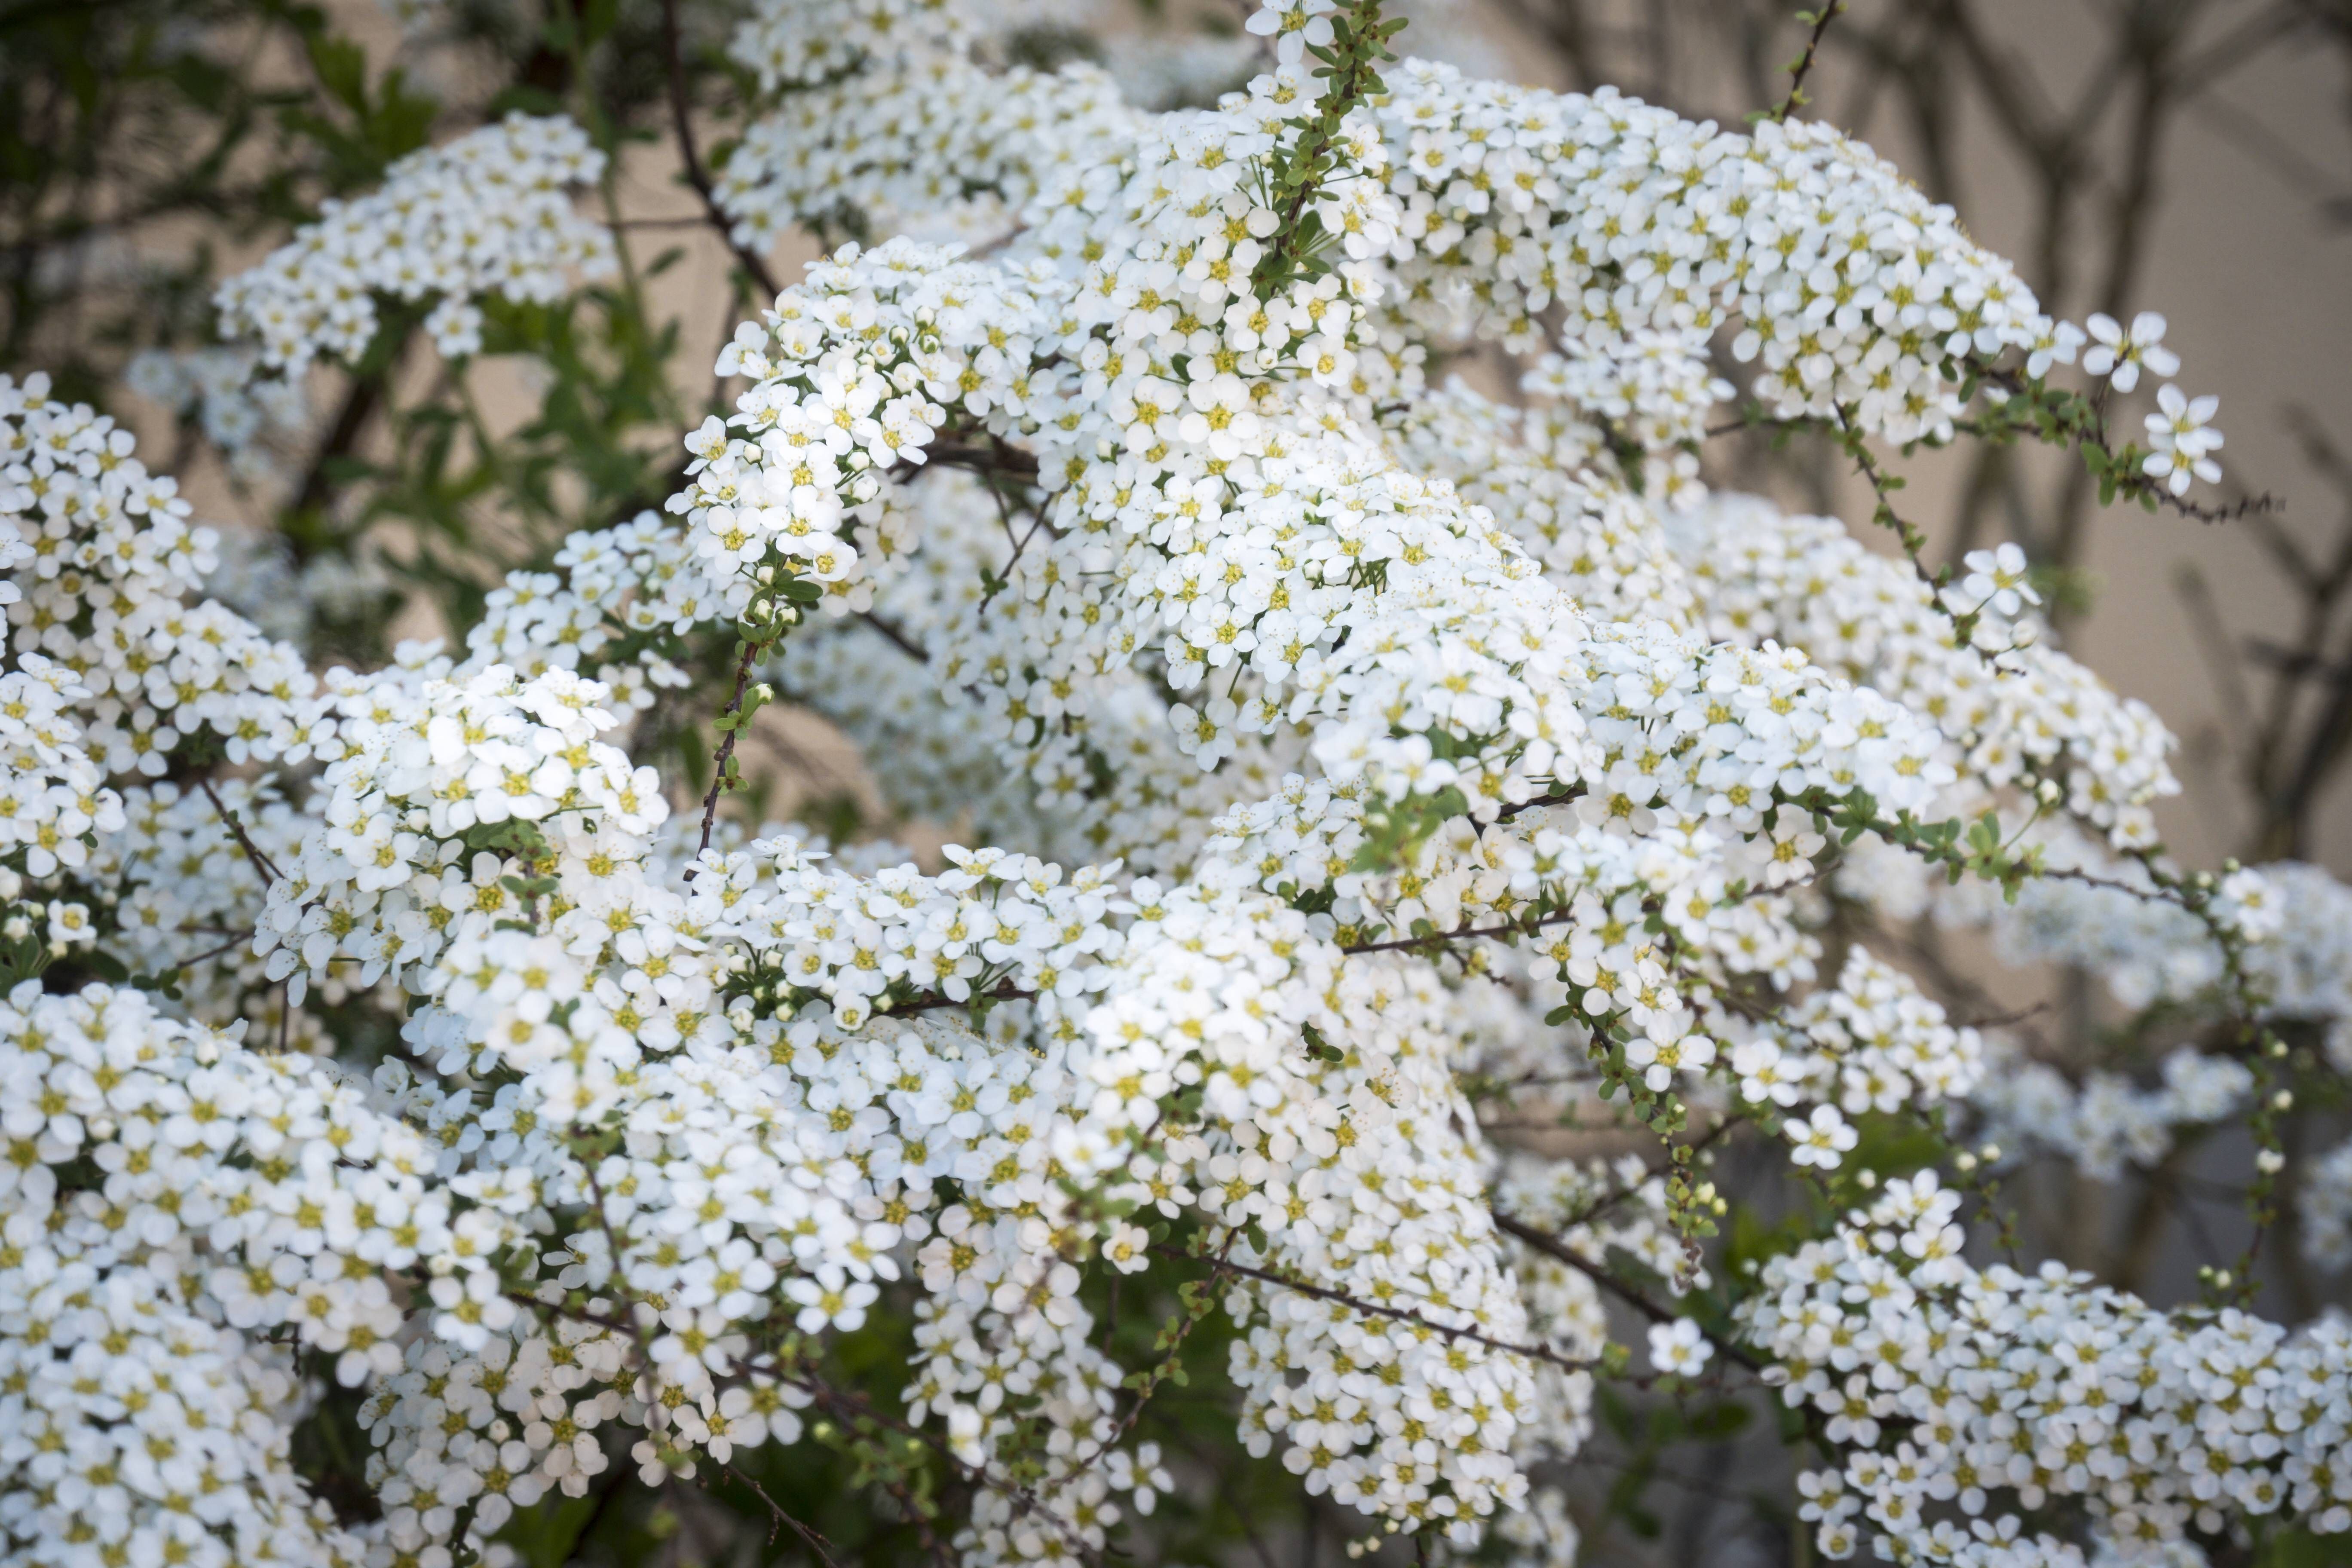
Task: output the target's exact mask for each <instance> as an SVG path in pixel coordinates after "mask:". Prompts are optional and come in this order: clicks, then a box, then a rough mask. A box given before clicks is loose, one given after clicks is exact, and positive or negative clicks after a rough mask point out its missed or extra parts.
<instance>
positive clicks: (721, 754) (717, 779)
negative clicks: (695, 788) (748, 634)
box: [686, 642, 768, 881]
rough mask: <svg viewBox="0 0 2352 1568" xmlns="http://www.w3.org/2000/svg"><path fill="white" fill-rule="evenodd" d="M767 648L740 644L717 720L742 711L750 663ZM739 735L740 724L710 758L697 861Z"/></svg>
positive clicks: (715, 813)
mask: <svg viewBox="0 0 2352 1568" xmlns="http://www.w3.org/2000/svg"><path fill="white" fill-rule="evenodd" d="M767 646H768V645H767V644H766V643H755V642H746V643H745V644H744V645H743V657H742V658H739V659H737V660H736V661H735V694H734V695H733V696H731V697H730V698H729V699H728V700H727V706H726V707H725V708H723V709H721V710H719V717H720V718H722V719H723V718H727V717H729V716H730V715H732V714H736V713H740V712H741V711H742V710H743V693H744V690H745V689H747V688H748V687H750V685H751V662H752V660H754V659H756V658H759V657H760V650H761V648H764V647H767ZM742 733H743V731H742V727H741V726H740V725H738V726H736V727H734V728H732V729H730V730H729V731H727V733H726V735H725V736H724V737H722V738H721V739H720V741H719V750H718V752H716V753H715V754H714V755H713V756H712V758H711V763H712V771H711V774H710V793H709V794H708V795H704V796H703V797H702V841H701V843H700V844H699V845H698V847H696V849H695V858H697V859H698V860H699V859H700V858H701V856H702V851H703V850H705V849H708V848H709V847H710V829H711V827H712V826H713V825H714V824H716V823H717V822H718V820H719V796H720V795H723V794H725V793H726V790H727V764H728V763H729V762H730V760H732V759H733V757H734V755H735V742H736V741H737V740H738V739H739V738H740V736H741V735H742ZM686 879H687V880H688V881H692V880H693V879H694V872H693V870H692V869H691V868H689V869H688V871H687V873H686Z"/></svg>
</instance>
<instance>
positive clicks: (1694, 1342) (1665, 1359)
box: [1650, 1318, 1715, 1377]
mask: <svg viewBox="0 0 2352 1568" xmlns="http://www.w3.org/2000/svg"><path fill="white" fill-rule="evenodd" d="M1714 1354H1715V1347H1714V1346H1713V1345H1711V1344H1709V1343H1707V1342H1706V1337H1705V1336H1704V1335H1702V1334H1701V1333H1700V1332H1699V1327H1698V1325H1697V1324H1696V1323H1695V1322H1693V1321H1690V1320H1689V1319H1688V1318H1676V1319H1675V1321H1673V1322H1671V1323H1653V1324H1651V1325H1650V1364H1651V1365H1652V1366H1654V1367H1655V1368H1656V1369H1657V1370H1658V1371H1660V1372H1663V1373H1672V1374H1674V1375H1676V1376H1680V1377H1696V1376H1697V1375H1698V1373H1699V1372H1700V1371H1701V1370H1702V1369H1703V1368H1705V1367H1706V1363H1707V1362H1708V1360H1709V1359H1710V1358H1711V1357H1712V1356H1713V1355H1714Z"/></svg>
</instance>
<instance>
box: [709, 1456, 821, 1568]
mask: <svg viewBox="0 0 2352 1568" xmlns="http://www.w3.org/2000/svg"><path fill="white" fill-rule="evenodd" d="M719 1468H721V1469H723V1470H725V1471H726V1472H727V1473H728V1474H729V1475H730V1476H732V1477H734V1478H735V1479H737V1480H739V1481H740V1482H742V1483H743V1484H744V1485H745V1486H747V1487H750V1488H751V1490H752V1491H753V1492H754V1493H755V1494H757V1496H758V1497H759V1499H760V1500H761V1502H763V1503H765V1504H767V1505H768V1515H769V1520H770V1522H769V1525H768V1544H769V1545H771V1546H773V1545H774V1544H775V1543H776V1529H777V1526H779V1525H782V1526H783V1527H785V1528H787V1529H789V1530H791V1531H792V1532H793V1534H794V1535H797V1536H799V1537H800V1538H801V1541H802V1542H803V1543H804V1544H805V1545H806V1546H807V1547H808V1549H809V1550H810V1551H811V1552H815V1553H816V1557H817V1561H818V1562H820V1563H824V1568H841V1564H840V1563H839V1561H838V1560H837V1559H835V1556H834V1554H833V1542H829V1541H827V1540H826V1539H825V1538H824V1536H822V1535H820V1534H819V1533H817V1531H815V1530H814V1528H813V1527H811V1526H809V1525H805V1524H803V1523H802V1522H801V1521H799V1520H797V1519H794V1518H793V1516H792V1515H791V1514H789V1513H787V1512H785V1511H784V1507H783V1505H782V1503H780V1502H778V1501H777V1500H775V1499H774V1498H772V1497H770V1496H769V1495H768V1489H767V1488H765V1487H763V1486H761V1484H760V1483H759V1482H758V1481H756V1480H754V1479H751V1477H750V1476H747V1475H745V1474H744V1473H743V1472H742V1471H741V1470H740V1469H738V1468H735V1467H734V1466H733V1465H721V1466H720V1467H719Z"/></svg>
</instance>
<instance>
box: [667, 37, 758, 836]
mask: <svg viewBox="0 0 2352 1568" xmlns="http://www.w3.org/2000/svg"><path fill="white" fill-rule="evenodd" d="M662 47H663V48H664V49H666V50H667V51H668V54H669V112H670V121H671V123H672V124H673V125H674V126H675V127H676V129H677V152H678V159H679V161H680V162H681V163H684V164H685V165H686V183H687V184H689V185H692V186H693V187H694V194H695V195H698V196H700V197H701V198H702V208H703V211H704V212H706V213H708V214H709V216H710V224H711V226H712V227H714V228H716V229H717V230H718V231H719V236H720V237H721V238H723V239H725V240H726V241H727V248H728V249H730V250H731V251H733V252H734V253H735V259H736V260H737V261H738V262H740V263H741V264H742V268H743V270H744V271H745V272H746V273H748V274H750V275H751V281H752V282H754V283H757V284H758V285H759V286H760V289H761V292H762V293H764V294H765V295H767V297H768V298H767V303H768V304H770V305H773V304H774V303H775V302H776V296H777V295H779V294H781V293H782V292H783V289H781V288H779V287H778V286H777V284H776V278H775V274H774V273H772V272H770V271H769V270H768V264H767V262H766V261H765V260H764V259H762V258H761V256H760V254H759V253H758V252H757V251H754V250H752V249H751V247H749V246H746V245H743V244H741V243H740V242H739V241H738V240H737V239H736V237H735V224H734V220H733V219H731V218H730V217H729V216H727V213H726V210H725V209H724V208H722V207H721V206H720V205H719V195H718V192H717V191H716V190H715V189H714V188H713V187H712V185H711V184H710V174H709V171H708V170H706V169H705V168H704V167H703V166H702V154H701V153H700V152H698V150H697V149H696V147H695V144H694V105H693V100H692V99H691V98H690V97H689V96H688V92H687V85H686V53H685V44H684V42H683V41H682V40H681V39H680V37H679V36H678V30H677V0H662ZM706 831H707V830H706Z"/></svg>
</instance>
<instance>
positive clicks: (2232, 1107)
mask: <svg viewBox="0 0 2352 1568" xmlns="http://www.w3.org/2000/svg"><path fill="white" fill-rule="evenodd" d="M2161 1070H2162V1081H2161V1082H2160V1083H2159V1084H2158V1086H2157V1087H2155V1088H2152V1089H2142V1088H2140V1087H2139V1086H2137V1084H2135V1083H2134V1082H2133V1081H2132V1080H2131V1079H2129V1078H2127V1077H2126V1076H2124V1075H2123V1074H2121V1073H2115V1072H2107V1071H2097V1072H2093V1073H2090V1074H2088V1075H2086V1076H2085V1077H2084V1079H2083V1081H2082V1083H2081V1084H2080V1085H2079V1086H2078V1085H2076V1084H2074V1083H2072V1082H2070V1081H2068V1079H2066V1077H2065V1076H2064V1075H2063V1073H2060V1072H2059V1071H2058V1070H2057V1069H2056V1068H2053V1067H2051V1066H2049V1065H2048V1064H2047V1063H2043V1062H2036V1061H2013V1062H2006V1063H2003V1064H2002V1070H2001V1071H2000V1072H1996V1073H1993V1074H1991V1075H1990V1076H1988V1077H1987V1078H1986V1079H1985V1080H1984V1082H1983V1084H1982V1085H1981V1086H1980V1087H1979V1089H1978V1090H1977V1092H1976V1095H1975V1103H1976V1109H1977V1111H1978V1113H1979V1117H1980V1118H1981V1120H1982V1125H1983V1135H1984V1137H1985V1138H1986V1139H1987V1140H1988V1141H1990V1142H1992V1143H1993V1144H1994V1145H1995V1146H1996V1147H1998V1148H2000V1150H2001V1151H2002V1152H2003V1153H2004V1154H2005V1155H2010V1156H2015V1155H2021V1154H2025V1153H2027V1152H2032V1151H2034V1150H2036V1149H2039V1150H2045V1151H2050V1152H2056V1153H2059V1154H2063V1155H2064V1156H2065V1157H2066V1158H2068V1159H2070V1160H2073V1161H2074V1163H2076V1164H2077V1165H2079V1166H2080V1167H2081V1168H2082V1170H2083V1171H2084V1173H2085V1174H2087V1175H2091V1176H2095V1177H2098V1178H2099V1179H2100V1180H2102V1181H2113V1180H2115V1179H2116V1177H2117V1176H2118V1175H2119V1174H2121V1173H2122V1171H2123V1168H2124V1166H2125V1165H2126V1164H2127V1163H2128V1164H2133V1165H2138V1166H2141V1167H2148V1166H2153V1165H2154V1164H2156V1163H2157V1162H2158V1161H2159V1160H2161V1159H2163V1158H2164V1156H2165V1154H2166V1153H2167V1152H2169V1151H2170V1150H2171V1148H2172V1141H2173V1133H2172V1130H2173V1129H2174V1128H2175V1127H2184V1126H2185V1127H2194V1126H2201V1125H2205V1124H2208V1123H2211V1122H2216V1121H2223V1120H2225V1119H2226V1118H2228V1117H2230V1116H2231V1115H2232V1114H2233V1113H2235V1112H2236V1111H2237V1110H2239V1109H2240V1108H2241V1107H2242V1106H2243V1105H2244V1104H2245V1102H2246V1100H2247V1099H2248V1097H2249V1095H2250V1094H2251V1092H2252V1089H2253V1086H2254V1075H2253V1073H2252V1071H2251V1070H2249V1069H2248V1068H2247V1067H2246V1066H2245V1064H2244V1063H2242V1062H2237V1061H2231V1059H2229V1058H2226V1057H2210V1056H2206V1055H2204V1054H2202V1053H2201V1052H2199V1051H2195V1050H2192V1049H2189V1048H2188V1047H2181V1048H2179V1049H2178V1050H2175V1051H2173V1052H2172V1053H2171V1054H2170V1055H2168V1056H2167V1057H2166V1058H2164V1065H2163V1068H2162V1069H2161Z"/></svg>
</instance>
